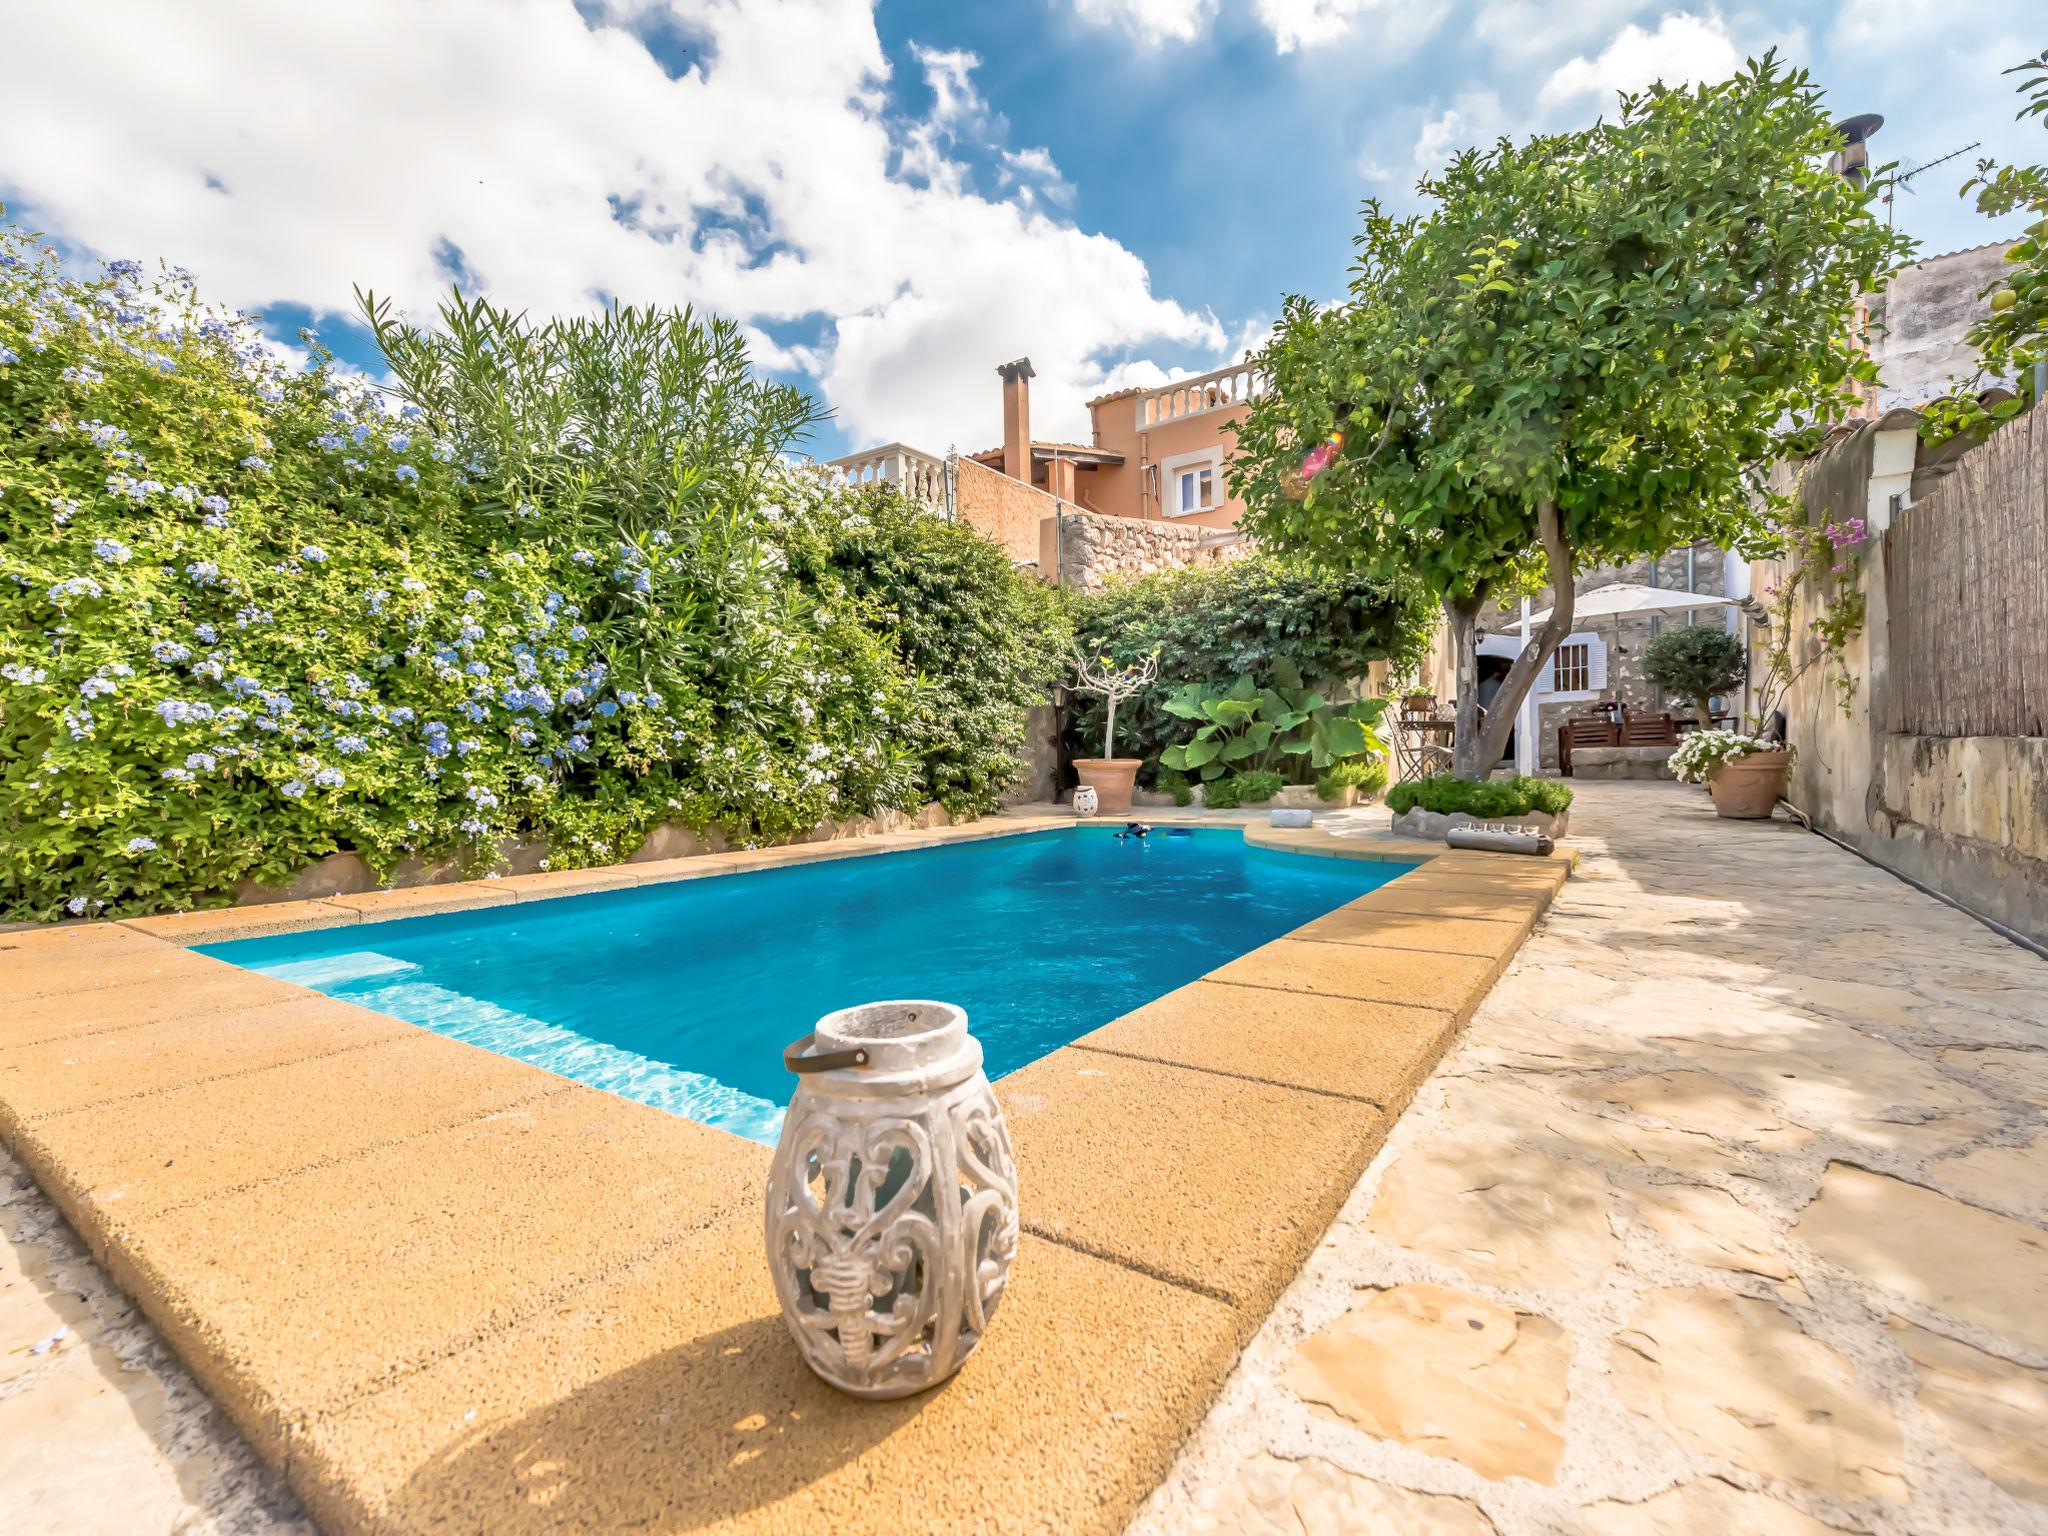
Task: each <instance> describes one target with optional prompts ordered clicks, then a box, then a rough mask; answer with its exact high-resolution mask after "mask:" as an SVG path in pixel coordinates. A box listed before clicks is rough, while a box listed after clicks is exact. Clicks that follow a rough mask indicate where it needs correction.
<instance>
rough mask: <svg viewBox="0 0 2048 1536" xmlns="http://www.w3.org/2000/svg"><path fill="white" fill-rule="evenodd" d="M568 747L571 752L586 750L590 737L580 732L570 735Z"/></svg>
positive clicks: (588, 747) (588, 748)
mask: <svg viewBox="0 0 2048 1536" xmlns="http://www.w3.org/2000/svg"><path fill="white" fill-rule="evenodd" d="M568 747H569V750H570V751H571V752H588V751H589V750H590V738H589V737H588V736H584V735H580V734H579V735H575V736H571V737H570V738H569V741H568Z"/></svg>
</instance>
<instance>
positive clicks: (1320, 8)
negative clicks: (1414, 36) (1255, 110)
mask: <svg viewBox="0 0 2048 1536" xmlns="http://www.w3.org/2000/svg"><path fill="white" fill-rule="evenodd" d="M1252 9H1253V10H1254V11H1255V12H1256V13H1257V15H1258V18H1259V20H1260V21H1262V22H1264V23H1265V24H1266V29H1267V30H1268V31H1270V32H1271V33H1272V34H1273V47H1274V49H1275V51H1277V52H1279V53H1292V52H1294V50H1295V49H1297V48H1315V47H1319V46H1321V45H1322V44H1324V43H1334V42H1336V41H1337V40H1338V39H1339V38H1341V37H1344V36H1346V35H1347V34H1348V33H1349V32H1350V31H1351V28H1352V24H1353V23H1354V22H1356V21H1357V20H1358V18H1359V17H1361V16H1364V15H1368V14H1370V13H1372V12H1375V11H1380V10H1395V9H1397V8H1396V7H1393V6H1390V5H1389V4H1388V0H1253V4H1252ZM1421 9H1422V10H1423V11H1424V12H1428V11H1431V10H1434V9H1435V8H1434V7H1432V6H1427V5H1425V6H1423V7H1421ZM1411 19H1412V18H1411ZM1404 30H1405V29H1404Z"/></svg>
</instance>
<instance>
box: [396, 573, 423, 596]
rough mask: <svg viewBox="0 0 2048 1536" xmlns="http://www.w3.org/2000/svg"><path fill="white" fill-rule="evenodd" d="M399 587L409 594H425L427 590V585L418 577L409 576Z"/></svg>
mask: <svg viewBox="0 0 2048 1536" xmlns="http://www.w3.org/2000/svg"><path fill="white" fill-rule="evenodd" d="M399 585H400V586H401V587H403V588H405V590H406V591H408V592H424V591H426V590H427V584H426V583H425V582H424V581H421V580H420V579H419V577H417V576H408V577H406V578H405V580H403V581H401V582H400V583H399Z"/></svg>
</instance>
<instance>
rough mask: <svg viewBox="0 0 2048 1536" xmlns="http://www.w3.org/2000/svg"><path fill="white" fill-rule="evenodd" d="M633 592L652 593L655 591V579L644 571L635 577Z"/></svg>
mask: <svg viewBox="0 0 2048 1536" xmlns="http://www.w3.org/2000/svg"><path fill="white" fill-rule="evenodd" d="M633 590H634V591H635V592H652V591H653V590H654V578H653V577H652V576H650V575H648V574H647V572H646V570H644V569H642V570H641V571H639V572H637V573H636V574H635V575H634V577H633Z"/></svg>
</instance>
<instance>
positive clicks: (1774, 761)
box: [1707, 751, 1792, 821]
mask: <svg viewBox="0 0 2048 1536" xmlns="http://www.w3.org/2000/svg"><path fill="white" fill-rule="evenodd" d="M1791 772H1792V754H1791V753H1790V752H1784V751H1779V752H1752V753H1750V754H1749V755H1748V756H1747V757H1733V758H1730V759H1729V760H1728V761H1727V762H1725V763H1723V764H1722V765H1721V766H1720V767H1719V768H1716V769H1715V770H1714V775H1713V777H1712V778H1710V779H1708V780H1707V792H1708V793H1709V794H1711V795H1712V796H1713V797H1714V814H1715V815H1716V816H1727V817H1731V818H1734V819H1737V820H1742V821H1764V820H1767V819H1769V817H1770V814H1771V812H1772V811H1773V810H1775V809H1776V808H1777V804H1778V797H1779V796H1780V795H1782V794H1784V793H1785V780H1786V778H1787V777H1788V776H1789V775H1790V774H1791Z"/></svg>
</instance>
